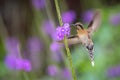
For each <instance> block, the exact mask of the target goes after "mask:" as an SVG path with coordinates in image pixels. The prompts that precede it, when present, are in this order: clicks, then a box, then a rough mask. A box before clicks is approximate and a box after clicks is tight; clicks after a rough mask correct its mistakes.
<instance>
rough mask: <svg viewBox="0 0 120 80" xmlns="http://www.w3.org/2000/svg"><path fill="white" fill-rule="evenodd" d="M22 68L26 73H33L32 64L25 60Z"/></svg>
mask: <svg viewBox="0 0 120 80" xmlns="http://www.w3.org/2000/svg"><path fill="white" fill-rule="evenodd" d="M22 64H23V65H22V67H23V70H25V71H26V72H30V71H31V69H32V68H31V63H30V61H29V60H27V59H23V63H22Z"/></svg>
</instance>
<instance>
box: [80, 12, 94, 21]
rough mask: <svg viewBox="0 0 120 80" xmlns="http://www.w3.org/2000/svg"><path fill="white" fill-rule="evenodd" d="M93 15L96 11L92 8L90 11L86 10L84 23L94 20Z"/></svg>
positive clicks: (83, 16)
mask: <svg viewBox="0 0 120 80" xmlns="http://www.w3.org/2000/svg"><path fill="white" fill-rule="evenodd" d="M93 15H94V13H93V11H92V10H88V11H86V12H84V13H83V14H82V19H83V20H82V21H83V22H84V23H89V22H90V21H91V20H92V18H93Z"/></svg>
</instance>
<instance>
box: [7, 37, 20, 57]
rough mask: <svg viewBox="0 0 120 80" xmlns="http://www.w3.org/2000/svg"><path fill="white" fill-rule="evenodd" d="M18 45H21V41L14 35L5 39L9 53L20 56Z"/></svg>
mask: <svg viewBox="0 0 120 80" xmlns="http://www.w3.org/2000/svg"><path fill="white" fill-rule="evenodd" d="M18 46H19V41H18V39H16V38H14V37H10V38H7V39H6V40H5V49H6V51H7V53H10V54H14V55H16V56H18V55H19V50H18Z"/></svg>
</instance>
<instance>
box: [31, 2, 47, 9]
mask: <svg viewBox="0 0 120 80" xmlns="http://www.w3.org/2000/svg"><path fill="white" fill-rule="evenodd" d="M31 2H32V5H33V7H35V8H36V9H43V8H44V7H45V0H31Z"/></svg>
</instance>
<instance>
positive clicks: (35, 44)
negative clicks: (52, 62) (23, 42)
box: [27, 37, 42, 53]
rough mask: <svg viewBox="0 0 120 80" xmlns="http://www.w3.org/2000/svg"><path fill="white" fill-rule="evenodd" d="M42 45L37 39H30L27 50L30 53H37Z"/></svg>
mask: <svg viewBox="0 0 120 80" xmlns="http://www.w3.org/2000/svg"><path fill="white" fill-rule="evenodd" d="M41 47H42V44H41V41H40V40H39V38H37V37H31V38H29V40H28V43H27V48H28V50H29V51H30V52H31V53H38V52H39V51H40V50H41Z"/></svg>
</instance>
